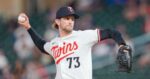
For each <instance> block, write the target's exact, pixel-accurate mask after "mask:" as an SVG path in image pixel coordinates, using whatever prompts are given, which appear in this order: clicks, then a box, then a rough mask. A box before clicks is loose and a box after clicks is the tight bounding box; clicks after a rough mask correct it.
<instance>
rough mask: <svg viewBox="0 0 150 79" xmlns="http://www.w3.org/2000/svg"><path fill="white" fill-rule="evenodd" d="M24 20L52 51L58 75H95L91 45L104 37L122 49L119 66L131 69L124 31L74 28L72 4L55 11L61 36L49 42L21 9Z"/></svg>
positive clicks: (81, 78) (64, 78)
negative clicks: (40, 34) (77, 29)
mask: <svg viewBox="0 0 150 79" xmlns="http://www.w3.org/2000/svg"><path fill="white" fill-rule="evenodd" d="M19 16H22V18H24V19H22V20H19V19H18V23H19V24H20V25H21V26H22V27H24V28H25V29H26V30H27V31H28V33H29V34H30V36H31V38H32V40H33V42H34V43H35V45H36V46H37V47H38V48H39V49H40V50H41V51H42V52H44V53H45V54H49V55H51V56H52V57H53V58H54V60H55V64H56V68H57V74H56V78H55V79H92V58H91V49H92V46H93V45H94V44H96V43H98V42H100V41H102V40H105V39H113V40H115V42H116V43H117V44H118V45H119V49H120V50H119V52H118V53H120V52H121V53H120V54H119V55H118V57H117V60H118V63H119V68H120V70H122V71H130V70H131V68H130V67H131V64H130V65H128V64H129V63H130V62H131V61H129V60H130V58H131V55H130V53H131V51H130V50H131V48H130V47H129V46H128V45H126V43H125V41H124V40H123V38H122V36H121V34H120V33H119V32H118V31H115V30H111V29H103V30H102V29H95V30H84V31H81V30H79V31H75V30H73V27H74V23H75V19H78V18H79V16H78V15H77V14H76V13H75V11H74V9H73V8H72V7H70V6H64V7H61V8H60V9H58V11H57V12H56V19H55V21H54V24H53V26H54V27H55V28H56V29H57V30H58V32H59V36H58V37H56V38H54V39H53V40H51V41H50V42H46V41H44V40H42V39H41V38H40V37H39V36H38V34H37V33H36V32H35V31H34V29H33V28H32V27H31V25H30V23H29V18H28V16H27V15H26V14H25V13H21V14H20V15H19ZM124 61H126V62H124Z"/></svg>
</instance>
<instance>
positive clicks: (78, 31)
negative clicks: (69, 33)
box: [73, 29, 98, 34]
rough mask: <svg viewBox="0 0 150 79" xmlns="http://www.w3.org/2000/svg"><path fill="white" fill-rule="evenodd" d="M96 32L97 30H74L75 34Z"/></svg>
mask: <svg viewBox="0 0 150 79" xmlns="http://www.w3.org/2000/svg"><path fill="white" fill-rule="evenodd" d="M95 31H98V29H87V30H74V31H73V32H74V33H75V34H83V33H90V32H95Z"/></svg>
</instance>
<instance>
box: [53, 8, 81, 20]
mask: <svg viewBox="0 0 150 79" xmlns="http://www.w3.org/2000/svg"><path fill="white" fill-rule="evenodd" d="M70 15H72V16H74V17H75V19H78V18H79V15H77V14H76V13H75V11H74V9H73V8H72V7H70V6H64V7H61V8H60V9H58V11H57V12H56V19H60V18H61V17H65V16H70Z"/></svg>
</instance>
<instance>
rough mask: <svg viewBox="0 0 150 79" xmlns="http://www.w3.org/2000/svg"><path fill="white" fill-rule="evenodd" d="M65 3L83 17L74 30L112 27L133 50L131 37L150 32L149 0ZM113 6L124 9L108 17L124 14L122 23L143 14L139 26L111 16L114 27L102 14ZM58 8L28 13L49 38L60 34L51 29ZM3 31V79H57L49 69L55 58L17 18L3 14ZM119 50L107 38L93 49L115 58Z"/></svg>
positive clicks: (147, 61) (146, 57)
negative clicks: (33, 37)
mask: <svg viewBox="0 0 150 79" xmlns="http://www.w3.org/2000/svg"><path fill="white" fill-rule="evenodd" d="M54 2H55V1H54ZM56 2H57V1H56ZM33 4H34V3H33ZM64 5H69V6H72V7H73V8H74V9H75V10H76V11H77V12H78V13H79V15H80V16H81V18H80V19H78V20H76V24H75V28H74V29H75V30H85V29H95V28H100V29H103V28H107V27H108V26H109V27H108V28H113V29H116V30H118V31H119V32H120V33H121V34H122V35H123V38H124V39H125V40H126V42H127V44H129V45H131V46H132V48H133V50H134V51H135V50H136V49H135V48H134V44H133V42H132V41H131V39H132V38H134V37H138V36H140V35H143V34H146V33H149V32H150V1H149V0H65V1H64ZM113 6H115V7H122V8H121V10H119V11H121V12H120V14H119V15H117V16H115V10H114V12H112V14H110V15H108V16H112V17H114V18H115V17H122V18H123V19H124V20H125V21H123V22H127V24H132V23H134V22H135V21H136V20H137V19H138V18H139V17H140V18H141V17H142V20H140V22H141V24H140V26H139V27H137V25H138V24H134V25H129V26H130V28H128V27H127V24H124V23H123V22H120V23H117V21H119V19H113V18H111V19H112V20H113V22H115V23H116V24H114V25H112V26H111V23H110V24H109V21H110V18H108V16H103V14H102V12H103V11H106V12H109V10H112V11H113V8H112V7H113ZM59 7H60V5H57V4H55V5H52V6H51V7H49V8H47V10H46V11H43V12H38V11H36V12H34V11H35V10H33V12H30V13H28V15H29V17H30V23H31V25H32V26H33V28H34V29H35V30H36V31H37V32H38V33H39V34H40V35H41V36H42V37H43V38H44V39H45V40H47V41H50V40H51V39H53V38H54V37H55V36H57V35H58V32H57V30H56V29H54V28H52V27H51V24H52V22H53V20H54V18H55V12H56V10H57V9H58V8H59ZM31 8H32V7H31ZM117 10H118V9H117ZM99 13H101V16H100V17H95V16H96V15H97V16H98V15H99ZM97 18H99V19H101V20H99V19H97ZM104 19H105V21H106V22H105V24H103V23H102V24H99V23H101V22H100V21H102V22H103V20H104ZM95 20H96V21H95ZM107 21H108V22H107ZM97 22H99V23H97ZM107 23H108V24H107ZM131 27H132V28H134V29H132V28H131ZM128 30H132V32H128ZM134 30H137V31H138V33H137V34H136V33H135V34H134ZM0 33H1V37H0V79H53V78H54V76H55V73H50V71H48V69H47V68H48V66H50V65H53V64H54V61H53V58H52V57H51V56H49V55H44V54H42V53H41V52H40V51H39V50H38V49H37V47H36V46H35V45H34V43H33V41H32V40H31V38H30V36H29V34H28V32H27V31H26V30H25V29H24V28H22V27H20V26H19V25H18V23H17V19H16V18H11V19H9V20H5V19H4V18H3V17H0ZM149 49H150V43H147V44H146V47H145V50H144V51H143V53H142V54H141V56H140V57H139V59H138V60H137V61H138V65H139V67H141V68H143V67H145V66H150V52H149ZM116 50H117V46H116V43H115V42H114V41H113V40H105V41H102V42H100V43H98V44H96V45H95V46H94V47H93V50H92V51H93V55H94V56H98V57H101V56H105V55H109V54H111V56H114V57H115V55H116V52H117V51H116Z"/></svg>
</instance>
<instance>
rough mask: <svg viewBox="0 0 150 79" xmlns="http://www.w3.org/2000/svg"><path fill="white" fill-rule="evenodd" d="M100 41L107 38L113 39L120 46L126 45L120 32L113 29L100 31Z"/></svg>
mask: <svg viewBox="0 0 150 79" xmlns="http://www.w3.org/2000/svg"><path fill="white" fill-rule="evenodd" d="M99 33H100V34H99V35H100V41H102V40H105V39H113V40H114V41H115V42H116V43H117V44H118V45H119V46H122V45H126V43H125V41H124V39H123V38H122V36H121V34H120V32H118V31H116V30H112V29H103V30H100V31H99Z"/></svg>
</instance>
